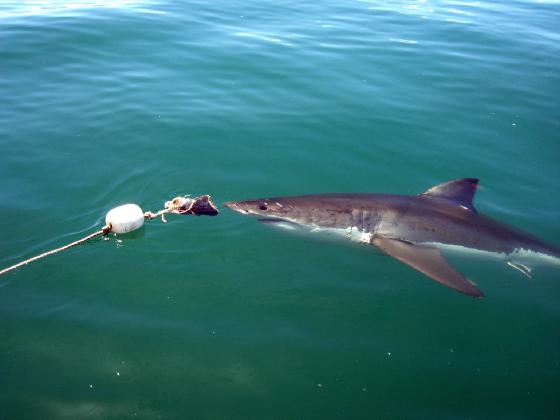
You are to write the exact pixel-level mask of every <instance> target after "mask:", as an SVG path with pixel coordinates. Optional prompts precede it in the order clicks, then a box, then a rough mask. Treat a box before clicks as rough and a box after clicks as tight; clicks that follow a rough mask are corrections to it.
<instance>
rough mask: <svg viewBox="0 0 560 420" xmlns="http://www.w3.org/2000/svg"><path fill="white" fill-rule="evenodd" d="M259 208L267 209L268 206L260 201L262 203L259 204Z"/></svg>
mask: <svg viewBox="0 0 560 420" xmlns="http://www.w3.org/2000/svg"><path fill="white" fill-rule="evenodd" d="M259 209H260V210H267V209H268V207H267V206H266V203H262V204H260V205H259Z"/></svg>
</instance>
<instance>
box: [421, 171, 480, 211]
mask: <svg viewBox="0 0 560 420" xmlns="http://www.w3.org/2000/svg"><path fill="white" fill-rule="evenodd" d="M477 185H478V179H476V178H463V179H455V180H453V181H448V182H445V183H443V184H439V185H436V186H435V187H432V188H430V189H429V190H428V191H425V192H423V193H422V194H420V195H421V196H427V197H438V198H445V199H446V200H450V201H453V202H455V203H457V205H459V206H461V207H463V208H465V209H466V210H471V211H474V212H476V209H475V208H474V206H473V198H474V193H475V192H476V187H477Z"/></svg>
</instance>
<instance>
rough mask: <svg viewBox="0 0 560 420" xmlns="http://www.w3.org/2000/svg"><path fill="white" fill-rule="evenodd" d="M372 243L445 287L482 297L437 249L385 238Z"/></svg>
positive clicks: (482, 294) (376, 239)
mask: <svg viewBox="0 0 560 420" xmlns="http://www.w3.org/2000/svg"><path fill="white" fill-rule="evenodd" d="M372 243H373V245H375V246H377V247H378V248H379V249H381V250H382V251H383V252H385V253H387V254H389V255H390V256H391V257H394V258H396V259H397V260H399V261H401V262H403V263H405V264H407V265H409V266H411V267H412V268H415V269H416V270H418V271H420V272H422V273H424V274H425V275H427V276H428V277H431V278H432V279H434V280H435V281H437V282H440V283H441V284H443V285H445V286H447V287H450V288H452V289H455V290H457V291H458V292H461V293H464V294H466V295H469V296H474V297H484V293H482V292H481V291H480V290H479V289H478V288H477V287H476V286H475V285H474V284H472V283H471V282H470V281H469V280H467V279H466V278H465V277H464V276H463V275H462V274H460V273H459V272H457V271H456V270H454V269H453V268H452V267H451V266H450V265H449V264H448V263H447V261H445V259H444V258H443V256H442V255H441V253H440V251H439V250H438V249H437V248H434V247H430V246H422V245H414V244H412V243H409V242H404V241H401V240H399V239H387V238H375V239H374V240H373V241H372Z"/></svg>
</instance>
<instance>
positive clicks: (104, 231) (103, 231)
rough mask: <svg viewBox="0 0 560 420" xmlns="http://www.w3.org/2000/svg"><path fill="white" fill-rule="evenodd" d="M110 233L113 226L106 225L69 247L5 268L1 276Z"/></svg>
mask: <svg viewBox="0 0 560 420" xmlns="http://www.w3.org/2000/svg"><path fill="white" fill-rule="evenodd" d="M110 231H111V225H105V226H103V229H101V230H98V231H97V232H94V233H92V234H91V235H88V236H86V237H85V238H82V239H79V240H77V241H74V242H72V243H69V244H68V245H64V246H61V247H60V248H56V249H53V250H51V251H48V252H43V253H42V254H40V255H36V256H34V257H32V258H29V259H27V260H25V261H22V262H20V263H17V264H14V265H12V266H11V267H8V268H5V269H3V270H1V271H0V276H1V275H2V274H5V273H7V272H8V271H12V270H15V269H16V268H19V267H21V266H23V265H26V264H29V263H30V262H33V261H37V260H40V259H42V258H45V257H48V256H49V255H52V254H56V253H58V252H60V251H65V250H67V249H69V248H72V247H74V246H76V245H80V244H82V243H84V242H86V241H89V240H90V239H93V238H95V237H97V236H100V235H107V234H108V233H109V232H110Z"/></svg>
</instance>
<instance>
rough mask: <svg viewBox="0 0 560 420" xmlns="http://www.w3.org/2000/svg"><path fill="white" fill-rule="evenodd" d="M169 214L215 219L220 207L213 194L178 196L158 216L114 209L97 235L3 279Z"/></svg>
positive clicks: (131, 206) (135, 209)
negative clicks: (58, 255)
mask: <svg viewBox="0 0 560 420" xmlns="http://www.w3.org/2000/svg"><path fill="white" fill-rule="evenodd" d="M166 214H193V215H199V216H200V215H205V216H215V215H217V214H218V209H217V208H216V206H215V205H214V203H212V200H211V199H210V196H209V195H202V196H200V197H196V198H190V197H175V198H174V199H173V200H171V201H166V202H165V205H164V209H163V210H160V211H158V212H157V213H152V212H151V211H148V212H145V213H144V212H143V211H142V209H141V208H140V207H139V206H138V205H136V204H124V205H122V206H119V207H115V208H114V209H111V210H110V211H109V212H108V213H107V216H106V217H105V226H103V228H102V229H101V230H98V231H97V232H94V233H92V234H90V235H88V236H86V237H85V238H82V239H79V240H77V241H74V242H71V243H69V244H67V245H64V246H62V247H60V248H56V249H52V250H50V251H47V252H44V253H42V254H40V255H36V256H35V257H32V258H29V259H27V260H25V261H22V262H20V263H17V264H14V265H12V266H10V267H8V268H5V269H3V270H0V276H1V275H2V274H5V273H7V272H9V271H12V270H15V269H16V268H19V267H21V266H24V265H26V264H29V263H30V262H33V261H37V260H40V259H42V258H45V257H47V256H49V255H52V254H56V253H58V252H61V251H65V250H67V249H69V248H72V247H74V246H76V245H80V244H82V243H84V242H87V241H89V240H90V239H93V238H96V237H98V236H101V235H107V234H109V233H111V232H112V233H116V234H123V233H128V232H132V231H134V230H136V229H139V228H141V227H142V226H143V225H144V220H151V219H155V218H156V217H161V220H162V221H163V222H164V223H166V222H167V220H165V215H166Z"/></svg>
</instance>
